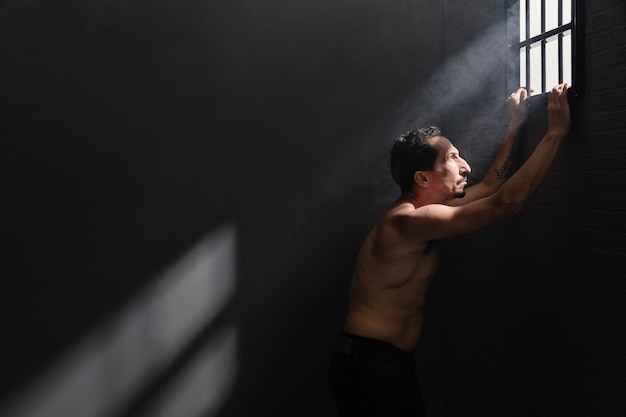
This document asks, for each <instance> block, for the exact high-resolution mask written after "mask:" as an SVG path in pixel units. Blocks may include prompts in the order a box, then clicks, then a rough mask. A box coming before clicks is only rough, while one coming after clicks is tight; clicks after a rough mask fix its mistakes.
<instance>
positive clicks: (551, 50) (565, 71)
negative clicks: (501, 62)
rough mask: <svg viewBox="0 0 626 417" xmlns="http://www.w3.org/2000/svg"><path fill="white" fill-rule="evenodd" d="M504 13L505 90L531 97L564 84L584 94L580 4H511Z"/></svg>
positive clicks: (556, 0) (572, 0) (528, 0)
mask: <svg viewBox="0 0 626 417" xmlns="http://www.w3.org/2000/svg"><path fill="white" fill-rule="evenodd" d="M510 3H512V4H511V5H510V6H509V8H508V10H507V31H508V37H509V39H508V44H509V52H510V54H511V55H510V56H511V59H510V63H511V67H510V69H509V73H508V80H509V81H508V84H509V85H508V87H509V90H511V89H515V88H516V87H519V86H525V87H527V88H528V87H530V88H531V89H533V90H534V94H541V93H545V92H546V91H549V90H550V89H551V88H552V87H553V86H555V85H557V84H560V83H564V82H567V83H568V84H569V85H570V86H571V92H572V93H574V94H580V93H582V92H583V91H584V55H583V49H584V39H583V27H584V9H583V6H584V4H583V3H584V2H583V0H513V1H511V2H510Z"/></svg>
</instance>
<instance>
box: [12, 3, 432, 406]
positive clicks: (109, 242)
mask: <svg viewBox="0 0 626 417" xmlns="http://www.w3.org/2000/svg"><path fill="white" fill-rule="evenodd" d="M0 27H1V28H2V35H1V36H0V52H1V56H2V65H0V98H1V100H0V103H2V104H1V108H0V117H1V119H0V134H1V135H2V136H1V137H2V150H3V151H2V154H1V155H2V163H1V164H0V167H1V168H0V169H1V170H2V172H1V173H0V181H1V183H2V190H3V197H4V198H3V214H4V215H3V216H2V217H3V237H4V240H5V243H6V245H5V246H6V247H7V251H6V252H5V253H4V257H3V264H4V265H5V266H4V268H3V270H4V271H3V274H2V275H3V280H2V290H1V291H0V294H1V297H2V299H1V302H0V305H2V314H1V317H2V329H3V338H2V339H3V340H2V355H0V360H1V361H2V365H1V369H2V373H3V378H2V394H3V395H2V398H3V399H4V401H3V402H2V404H0V406H1V407H3V408H1V409H0V414H3V413H6V414H7V415H12V416H14V417H18V416H46V417H51V416H68V415H71V416H81V417H87V416H135V415H150V416H157V415H167V416H170V417H171V416H177V417H179V416H180V417H184V416H196V415H197V416H200V415H205V416H208V415H232V416H243V415H266V414H271V415H294V414H297V415H301V416H306V415H311V416H313V415H315V416H319V415H332V404H331V403H330V399H329V398H328V395H327V392H326V386H325V378H326V375H325V372H326V363H327V360H328V358H329V357H330V354H331V352H332V348H333V343H334V339H335V336H336V332H337V331H338V330H339V328H340V326H341V322H342V320H343V315H344V314H345V308H346V306H345V302H346V291H347V285H348V280H349V277H350V274H351V269H352V263H353V261H354V257H355V253H356V251H357V250H358V245H359V243H360V241H361V239H362V237H363V235H364V234H365V233H366V232H367V229H368V228H369V227H370V226H371V224H372V222H373V221H374V219H375V218H376V215H377V214H378V212H379V211H380V209H381V207H382V206H383V205H384V204H386V203H387V202H389V201H390V200H391V199H393V198H394V197H395V196H396V193H397V190H396V188H395V186H394V185H393V184H392V183H391V181H390V180H389V175H388V173H387V151H388V147H389V145H390V143H391V140H392V138H393V137H394V136H395V135H396V134H398V133H399V132H401V131H403V130H406V129H408V127H410V126H412V125H414V123H416V122H417V119H418V118H419V117H422V116H423V117H424V118H428V119H429V120H432V121H436V120H433V117H434V116H435V115H436V114H437V113H436V112H435V111H434V109H433V108H425V109H424V113H423V114H422V113H420V114H419V115H416V113H415V109H414V107H415V103H416V101H417V100H422V101H423V102H426V103H428V102H429V100H428V98H429V94H430V93H429V92H428V90H426V89H425V87H424V86H425V85H432V82H433V81H432V79H431V75H432V73H433V71H434V70H435V69H436V68H437V66H438V64H439V62H440V60H441V53H442V52H441V6H440V4H439V2H437V1H420V2H410V1H396V2H393V4H389V2H383V1H377V0H371V1H370V0H368V1H351V0H345V1H336V0H333V1H324V0H322V1H315V2H305V1H297V0H296V1H275V0H269V1H264V2H252V1H232V0H229V1H220V0H218V1H211V2H199V1H191V2H174V1H165V0H161V1H149V2H147V1H137V0H131V1H105V2H94V1H80V2H79V1H69V0H65V1H62V0H51V1H50V0H47V1H42V0H27V1H14V0H8V1H3V2H2V4H1V5H0ZM5 407H6V408H5Z"/></svg>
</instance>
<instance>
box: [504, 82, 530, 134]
mask: <svg viewBox="0 0 626 417" xmlns="http://www.w3.org/2000/svg"><path fill="white" fill-rule="evenodd" d="M533 91H534V90H530V92H531V93H532V92H533ZM527 98H528V92H527V91H526V89H525V88H524V87H520V88H518V89H517V91H516V92H514V93H513V94H511V95H510V96H509V97H508V98H507V99H506V109H507V111H508V113H509V128H510V129H517V128H519V127H520V126H521V125H522V123H524V122H525V121H526V116H527V112H526V99H527Z"/></svg>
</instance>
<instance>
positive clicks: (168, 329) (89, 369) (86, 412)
mask: <svg viewBox="0 0 626 417" xmlns="http://www.w3.org/2000/svg"><path fill="white" fill-rule="evenodd" d="M235 267H236V236H235V229H234V227H232V226H225V227H223V228H221V229H220V230H218V231H217V232H215V233H213V234H211V235H210V236H208V237H207V238H205V239H203V240H202V241H201V242H199V243H198V244H197V245H196V246H195V247H194V248H192V249H191V250H190V251H189V252H188V253H187V254H185V255H184V256H183V257H181V258H180V259H179V261H177V262H176V263H175V264H174V265H172V267H171V268H169V269H167V270H166V271H165V272H164V273H163V274H162V275H161V276H159V277H157V278H156V279H155V280H154V281H153V284H152V286H151V287H149V288H148V289H146V291H144V292H143V293H142V294H141V295H140V296H138V297H136V298H135V299H134V300H132V301H131V302H129V304H128V305H127V307H126V308H125V309H124V310H123V311H121V312H120V313H119V314H118V315H116V316H115V317H114V318H113V319H112V320H110V321H109V322H107V323H106V324H104V325H102V326H100V327H99V328H97V329H95V330H94V331H93V332H92V333H91V334H90V335H89V336H88V337H86V338H85V339H84V340H83V341H82V342H81V343H79V344H78V345H77V346H76V347H75V348H74V349H72V350H71V351H70V352H69V353H68V354H67V355H66V356H65V357H64V358H63V359H62V360H61V361H59V362H58V363H57V364H55V366H53V367H52V369H50V370H48V371H47V372H46V373H45V374H44V375H43V376H42V377H41V378H40V379H39V380H37V381H35V382H34V383H33V384H32V386H31V387H30V388H29V389H27V390H25V391H24V392H23V393H22V395H20V396H19V397H18V398H16V399H14V400H13V401H12V402H11V403H10V404H8V405H6V406H5V407H3V408H2V409H1V410H0V415H3V416H5V415H6V416H11V417H68V416H72V417H74V416H76V417H78V416H80V417H114V416H117V415H119V413H120V412H121V411H122V410H124V408H125V407H127V406H128V404H130V403H131V402H132V401H133V399H134V398H135V397H136V396H137V395H139V393H141V392H142V389H144V388H145V387H146V385H147V384H149V383H150V382H151V381H152V380H153V379H154V378H158V377H159V375H160V374H161V373H163V372H164V370H165V369H166V368H167V367H168V366H169V365H171V364H172V363H173V362H174V361H175V360H176V359H177V358H178V357H179V355H181V353H182V352H183V350H184V349H185V348H186V347H187V346H188V345H189V344H190V343H191V341H192V340H194V338H195V337H196V336H198V334H199V333H200V332H202V331H203V330H204V329H206V328H207V327H208V326H209V325H210V324H211V323H212V322H213V321H214V319H215V318H216V316H217V315H218V314H219V313H220V312H221V311H222V310H223V309H224V307H225V306H226V305H227V304H228V303H229V302H230V299H231V297H232V295H233V292H234V289H235V283H236V270H235ZM236 342H237V338H236V328H235V327H234V326H232V325H231V326H230V327H228V330H226V331H222V332H219V333H216V334H215V335H210V336H209V342H208V343H207V346H203V347H202V348H200V349H199V352H200V353H199V354H198V356H199V357H198V358H192V359H191V362H194V364H195V365H194V369H195V370H196V371H195V372H190V371H189V370H188V369H181V370H180V374H176V375H175V376H174V380H175V386H176V387H179V389H174V390H171V391H168V396H167V397H166V399H167V404H168V407H170V409H172V410H174V409H180V406H176V404H181V401H183V399H184V402H185V403H186V407H187V408H186V409H188V410H191V411H193V412H190V413H187V414H176V413H173V414H169V415H171V416H173V415H176V416H177V417H187V416H189V417H191V416H201V415H202V416H208V415H210V414H209V413H210V412H212V410H215V409H217V407H219V405H220V404H221V402H222V401H223V400H225V398H226V397H227V395H228V391H229V389H230V387H231V386H232V384H233V383H234V381H235V380H236V377H237V356H236V352H237V350H236ZM195 384H201V385H200V386H196V385H195ZM168 386H169V385H168ZM183 387H184V389H180V388H183ZM211 390H212V391H211ZM200 391H202V392H203V394H204V395H203V396H199V395H198V392H200ZM209 391H211V392H209ZM192 394H193V396H191V395H192ZM177 395H180V396H181V397H180V399H177V397H176V396H177Z"/></svg>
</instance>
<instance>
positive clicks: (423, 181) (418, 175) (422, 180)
mask: <svg viewBox="0 0 626 417" xmlns="http://www.w3.org/2000/svg"><path fill="white" fill-rule="evenodd" d="M413 181H415V183H416V184H417V185H419V186H420V187H428V185H429V184H428V176H427V175H426V174H425V173H424V171H415V172H414V173H413Z"/></svg>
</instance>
